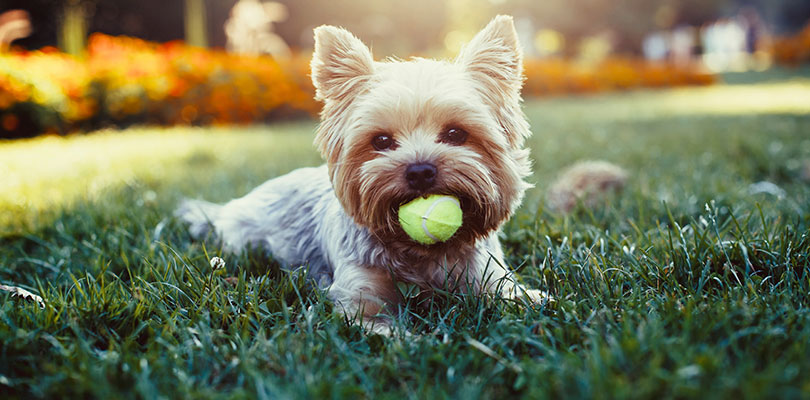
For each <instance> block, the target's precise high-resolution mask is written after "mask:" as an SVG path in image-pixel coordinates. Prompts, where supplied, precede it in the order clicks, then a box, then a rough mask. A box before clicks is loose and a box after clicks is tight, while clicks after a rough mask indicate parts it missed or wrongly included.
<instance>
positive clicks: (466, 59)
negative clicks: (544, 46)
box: [456, 15, 531, 147]
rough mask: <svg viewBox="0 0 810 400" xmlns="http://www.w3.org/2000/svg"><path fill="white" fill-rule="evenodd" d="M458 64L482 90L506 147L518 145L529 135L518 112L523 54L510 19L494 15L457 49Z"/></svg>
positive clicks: (522, 117)
mask: <svg viewBox="0 0 810 400" xmlns="http://www.w3.org/2000/svg"><path fill="white" fill-rule="evenodd" d="M456 63H458V64H460V65H462V66H463V67H464V68H465V69H466V70H467V71H468V72H469V73H470V74H471V75H472V77H473V79H475V80H477V81H478V82H480V84H482V85H483V88H484V89H485V97H486V98H487V100H489V101H491V102H492V103H493V108H494V109H495V110H496V114H498V120H499V122H500V123H501V126H503V128H504V130H505V131H506V132H505V133H506V135H507V138H508V139H509V142H510V144H512V145H513V146H515V147H519V146H520V145H522V143H523V140H524V139H525V138H526V137H528V136H529V135H531V132H530V131H529V127H528V123H526V121H525V117H524V116H523V113H522V112H521V111H520V90H521V88H522V87H523V52H522V51H521V48H520V43H519V42H518V36H517V32H516V31H515V24H514V22H513V21H512V17H511V16H508V15H498V16H497V17H495V18H493V19H492V21H490V22H489V24H487V26H486V27H485V28H484V29H482V30H481V32H478V34H477V35H475V37H474V38H473V39H472V41H470V43H468V44H467V45H466V46H464V48H463V49H462V50H461V54H459V56H458V58H456Z"/></svg>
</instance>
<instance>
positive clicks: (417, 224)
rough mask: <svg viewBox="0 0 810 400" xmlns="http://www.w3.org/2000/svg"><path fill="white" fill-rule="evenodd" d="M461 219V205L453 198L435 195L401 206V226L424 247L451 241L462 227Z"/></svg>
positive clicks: (419, 198)
mask: <svg viewBox="0 0 810 400" xmlns="http://www.w3.org/2000/svg"><path fill="white" fill-rule="evenodd" d="M461 217H462V215H461V205H460V204H459V202H458V199H457V198H455V197H453V196H446V195H438V194H433V195H430V196H427V197H417V198H415V199H413V200H411V201H410V202H408V203H405V204H403V205H401V206H399V225H400V226H402V229H403V230H404V231H405V233H407V234H408V236H410V238H411V239H413V240H415V241H417V242H419V243H421V244H424V245H429V244H434V243H436V242H444V241H447V239H450V237H452V236H453V234H454V233H456V231H457V230H458V228H459V227H460V226H461V219H462V218H461Z"/></svg>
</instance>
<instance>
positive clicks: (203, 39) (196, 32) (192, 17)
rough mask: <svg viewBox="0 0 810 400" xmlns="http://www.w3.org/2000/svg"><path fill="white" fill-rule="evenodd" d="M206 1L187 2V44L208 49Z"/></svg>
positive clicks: (189, 0)
mask: <svg viewBox="0 0 810 400" xmlns="http://www.w3.org/2000/svg"><path fill="white" fill-rule="evenodd" d="M206 19H207V16H206V13H205V0H186V20H185V23H186V43H188V44H190V45H192V46H198V47H207V46H208V34H207V33H208V32H207V30H206V29H207V28H206Z"/></svg>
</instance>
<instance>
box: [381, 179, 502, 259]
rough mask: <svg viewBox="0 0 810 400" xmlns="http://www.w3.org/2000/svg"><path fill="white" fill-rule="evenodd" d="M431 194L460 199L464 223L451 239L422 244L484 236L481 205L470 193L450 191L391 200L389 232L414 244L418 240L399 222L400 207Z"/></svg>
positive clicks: (468, 239)
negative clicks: (409, 235) (413, 238)
mask: <svg viewBox="0 0 810 400" xmlns="http://www.w3.org/2000/svg"><path fill="white" fill-rule="evenodd" d="M430 195H446V196H453V197H455V198H456V199H458V202H459V206H460V207H461V215H462V223H461V226H460V227H459V229H458V230H457V231H456V233H454V234H453V236H451V237H450V239H448V240H446V241H444V242H437V243H435V244H432V245H421V244H420V246H425V247H440V246H442V245H446V244H448V243H458V242H470V241H473V240H474V239H475V238H478V237H480V236H483V235H484V234H485V233H486V232H482V231H481V227H483V226H484V223H483V222H484V221H483V218H484V217H483V215H484V214H483V213H482V212H481V211H482V210H481V208H480V207H479V205H478V204H477V203H476V202H475V201H474V200H473V199H472V198H471V197H470V196H468V195H465V194H463V193H450V192H437V193H427V194H420V195H416V196H413V195H411V196H403V197H401V198H398V199H395V200H394V201H392V202H391V207H390V210H389V213H388V223H387V224H386V225H387V230H388V233H389V234H393V235H394V236H396V237H397V238H399V239H401V240H402V241H410V242H413V243H414V244H417V242H415V241H413V240H412V239H411V238H409V237H408V235H407V234H406V233H405V231H404V230H403V229H402V227H401V226H400V224H399V209H400V207H401V206H403V205H405V204H407V203H409V202H411V201H413V200H415V199H417V198H420V197H427V196H430Z"/></svg>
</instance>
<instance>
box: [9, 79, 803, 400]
mask: <svg viewBox="0 0 810 400" xmlns="http://www.w3.org/2000/svg"><path fill="white" fill-rule="evenodd" d="M526 111H527V114H528V115H529V118H530V120H531V123H532V126H533V129H534V132H535V136H534V137H533V138H532V139H531V142H530V146H531V148H532V154H533V157H534V159H535V173H534V175H533V176H532V178H531V180H532V181H533V182H534V183H535V184H536V187H535V188H534V189H532V190H531V191H530V192H529V193H528V196H527V198H526V201H525V202H524V205H523V207H522V208H521V209H520V211H519V212H518V214H517V215H516V216H515V217H514V218H513V219H512V220H511V221H510V222H509V223H508V224H507V225H506V227H505V228H504V232H503V238H502V239H503V243H504V246H505V250H506V254H507V261H508V262H509V263H510V264H511V265H512V266H513V267H514V268H517V269H519V270H520V274H521V275H522V277H523V279H524V280H525V281H526V282H527V284H529V285H531V286H534V287H539V288H544V289H547V290H548V291H549V292H551V293H552V294H553V295H554V296H555V297H556V298H557V299H559V301H558V302H557V303H554V304H552V305H549V306H547V307H536V308H526V307H523V306H521V305H520V304H514V303H510V302H505V301H496V300H491V299H486V298H479V297H476V296H472V295H466V294H455V295H454V294H445V295H441V296H439V297H437V298H435V299H433V301H432V302H430V303H427V302H424V301H421V302H420V299H419V298H417V297H416V296H415V295H413V293H411V292H408V293H407V294H410V295H412V296H410V297H409V300H408V303H407V304H406V306H405V310H404V313H403V316H402V317H401V318H399V320H398V321H397V326H398V327H399V328H401V329H402V330H407V331H410V332H413V333H415V335H413V336H409V337H393V338H386V337H380V336H376V335H371V336H366V335H363V334H362V333H361V331H360V330H359V329H358V328H357V327H355V326H353V325H351V324H347V322H346V321H345V320H344V319H343V318H342V317H341V316H339V315H338V314H337V313H336V312H334V311H333V309H332V305H331V304H330V303H329V302H328V301H325V300H324V295H323V293H321V292H318V291H316V290H313V289H312V287H311V286H310V285H309V284H308V283H307V282H306V280H305V279H303V277H302V276H301V275H300V274H295V273H287V272H283V271H280V270H279V269H278V266H277V264H276V263H274V262H273V261H272V259H271V258H269V257H268V256H266V255H264V254H262V253H261V252H260V251H252V252H246V253H244V254H239V255H232V254H224V253H222V252H221V250H220V249H219V248H218V247H217V246H216V244H215V243H214V242H213V241H209V242H206V243H199V242H193V241H191V240H190V239H189V237H188V235H187V234H186V233H185V231H184V228H183V226H181V224H179V223H178V221H175V220H173V219H172V218H170V215H171V212H172V209H173V207H174V206H175V204H176V202H177V201H178V199H179V198H181V197H182V196H191V197H204V198H208V199H213V200H218V201H223V200H227V199H229V198H231V197H233V196H237V195H241V194H244V193H245V192H246V191H248V190H249V189H250V188H252V187H253V186H255V185H257V184H259V183H261V182H262V181H264V180H265V179H267V178H270V177H273V176H277V175H279V174H282V173H284V172H287V171H289V170H291V169H294V168H297V167H300V166H305V165H317V164H318V163H320V158H319V156H318V155H317V153H316V152H315V151H314V150H313V149H312V146H311V140H312V130H313V129H314V127H315V124H314V123H309V122H307V123H298V124H288V125H281V126H269V127H254V128H245V129H236V128H233V129H232V128H214V129H168V130H154V129H145V128H144V129H130V130H126V131H123V132H107V133H101V134H94V135H88V136H74V137H69V138H66V139H62V138H44V139H34V140H29V141H23V142H9V143H0V160H3V163H2V164H0V173H2V174H3V175H4V176H5V178H3V179H2V180H0V185H2V186H0V189H1V190H0V207H2V208H0V210H1V211H2V215H0V223H1V224H2V234H0V283H3V284H14V285H18V286H21V287H24V288H27V289H29V290H31V291H32V292H35V293H38V294H40V295H41V296H42V297H43V298H44V299H45V302H46V307H45V308H44V309H40V308H39V307H38V306H37V305H36V304H35V303H34V302H30V301H26V300H23V299H19V298H13V297H11V296H9V295H6V294H0V301H2V303H0V393H4V394H6V395H8V397H18V398H28V397H62V396H66V397H104V398H119V397H133V398H155V397H158V396H166V397H174V398H177V397H181V398H188V397H260V398H287V397H297V398H323V397H329V398H345V397H350V398H355V397H358V396H359V397H367V398H403V397H405V398H434V397H437V398H445V397H452V398H465V399H473V398H505V397H506V396H520V397H530V398H617V397H622V398H623V397H628V398H659V397H664V398H667V397H668V398H685V397H700V398H731V397H735V398H772V397H783V398H799V397H805V398H806V397H808V396H810V378H808V377H810V312H809V310H810V309H808V301H810V270H809V267H810V237H808V230H809V229H810V186H809V185H808V182H807V181H803V180H802V168H803V162H805V160H810V82H808V81H807V80H801V79H799V80H795V79H794V80H790V81H785V80H780V81H769V82H766V83H759V84H758V83H741V84H737V85H733V86H718V87H713V88H703V89H679V90H674V91H664V92H637V93H628V94H617V95H605V96H598V97H586V98H563V99H554V100H544V101H530V102H528V104H527V106H526ZM581 159H605V160H608V161H611V162H614V163H616V164H619V165H621V166H623V167H625V168H626V169H627V170H628V171H629V172H630V173H631V178H630V181H629V184H628V187H627V188H626V190H625V191H624V192H623V193H620V194H617V195H615V196H612V197H611V198H610V199H609V200H610V201H608V202H607V203H606V204H605V205H604V206H600V207H597V208H595V209H592V210H586V209H582V208H580V209H578V210H576V211H575V212H574V213H572V214H571V215H568V216H564V215H559V214H556V213H553V212H551V211H549V210H547V209H545V207H544V200H543V199H544V195H543V194H544V191H545V189H546V188H547V187H548V186H549V184H550V182H551V180H552V179H553V178H554V177H555V175H556V174H557V173H558V171H559V170H560V169H561V168H563V167H564V166H566V165H568V164H570V163H573V162H575V161H577V160H581ZM763 180H767V181H769V182H772V183H775V184H777V185H779V186H780V187H781V188H783V189H784V190H785V192H786V196H785V197H783V198H778V197H776V196H773V195H769V194H749V191H748V187H749V185H750V184H751V183H754V182H759V181H763ZM213 255H220V256H222V257H223V258H224V259H225V260H226V262H227V268H226V270H225V271H216V272H214V271H212V270H211V268H210V266H208V260H209V258H210V257H211V256H213ZM233 278H235V279H233ZM403 290H408V288H403ZM4 397H6V396H4Z"/></svg>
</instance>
